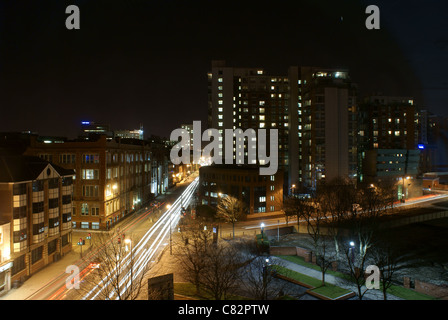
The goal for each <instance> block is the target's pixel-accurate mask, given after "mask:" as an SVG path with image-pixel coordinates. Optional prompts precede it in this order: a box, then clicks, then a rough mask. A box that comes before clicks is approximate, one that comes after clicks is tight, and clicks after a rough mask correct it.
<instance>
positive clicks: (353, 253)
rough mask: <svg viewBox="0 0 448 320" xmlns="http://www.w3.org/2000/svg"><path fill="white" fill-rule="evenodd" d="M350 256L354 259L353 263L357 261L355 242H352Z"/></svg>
mask: <svg viewBox="0 0 448 320" xmlns="http://www.w3.org/2000/svg"><path fill="white" fill-rule="evenodd" d="M349 250H350V253H351V254H350V256H351V258H352V263H353V262H354V261H355V243H354V242H353V241H350V249H349Z"/></svg>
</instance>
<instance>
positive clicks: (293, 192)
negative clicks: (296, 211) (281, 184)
mask: <svg viewBox="0 0 448 320" xmlns="http://www.w3.org/2000/svg"><path fill="white" fill-rule="evenodd" d="M295 188H296V185H295V184H293V185H292V186H291V190H292V195H293V196H294V195H295V193H296V190H295Z"/></svg>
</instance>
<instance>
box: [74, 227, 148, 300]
mask: <svg viewBox="0 0 448 320" xmlns="http://www.w3.org/2000/svg"><path fill="white" fill-rule="evenodd" d="M134 245H135V243H134V239H133V238H132V236H129V237H128V238H127V239H123V235H122V234H119V233H118V232H117V231H113V232H112V233H99V234H97V235H96V236H95V237H94V242H93V244H92V251H93V252H95V253H96V254H95V255H94V256H93V257H92V258H91V259H90V260H89V261H88V262H90V266H91V267H92V268H93V272H91V274H90V275H89V276H88V277H85V280H84V282H85V284H87V286H85V290H83V292H86V290H90V289H91V288H93V290H94V292H95V293H96V299H100V300H109V299H117V300H136V299H137V298H138V296H139V295H140V292H141V290H142V288H144V287H146V285H145V282H144V278H145V276H146V275H147V274H148V272H149V270H150V268H149V265H148V264H145V263H144V262H143V261H139V260H138V259H137V255H136V252H135V251H136V250H135V249H133V246H134Z"/></svg>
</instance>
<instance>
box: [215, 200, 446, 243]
mask: <svg viewBox="0 0 448 320" xmlns="http://www.w3.org/2000/svg"><path fill="white" fill-rule="evenodd" d="M447 199H448V192H447V193H443V192H441V193H437V194H432V195H425V196H422V197H418V198H413V199H409V200H407V201H406V202H405V203H396V204H394V207H395V208H401V209H403V208H406V207H409V208H411V207H415V206H419V207H429V206H433V205H437V203H438V202H441V201H446V200H447ZM301 222H305V220H301ZM261 223H264V227H265V228H268V229H273V228H281V227H284V226H286V225H295V224H297V220H296V219H294V218H290V219H289V221H288V222H286V219H285V218H284V217H279V216H275V217H269V216H267V217H265V218H263V219H251V220H249V219H248V220H247V221H241V222H238V223H237V224H236V225H235V236H242V235H245V236H252V235H255V234H256V233H260V230H261ZM220 227H221V232H222V237H223V238H229V237H231V233H232V225H231V224H222V225H221V226H220Z"/></svg>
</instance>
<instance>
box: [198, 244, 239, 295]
mask: <svg viewBox="0 0 448 320" xmlns="http://www.w3.org/2000/svg"><path fill="white" fill-rule="evenodd" d="M204 260H205V263H206V268H205V269H204V270H203V272H202V273H201V277H200V282H201V286H202V287H203V288H204V289H205V290H206V291H208V292H209V293H210V294H211V295H212V296H213V297H214V298H215V300H221V299H227V298H228V296H229V294H230V293H232V292H234V291H235V290H236V289H237V288H238V287H239V284H240V279H241V267H242V266H243V265H244V264H245V263H244V259H243V257H242V255H241V252H240V251H239V250H237V249H236V248H235V246H233V244H232V243H226V242H220V243H219V244H214V245H212V246H209V247H208V248H207V253H206V255H205V259H204Z"/></svg>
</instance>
